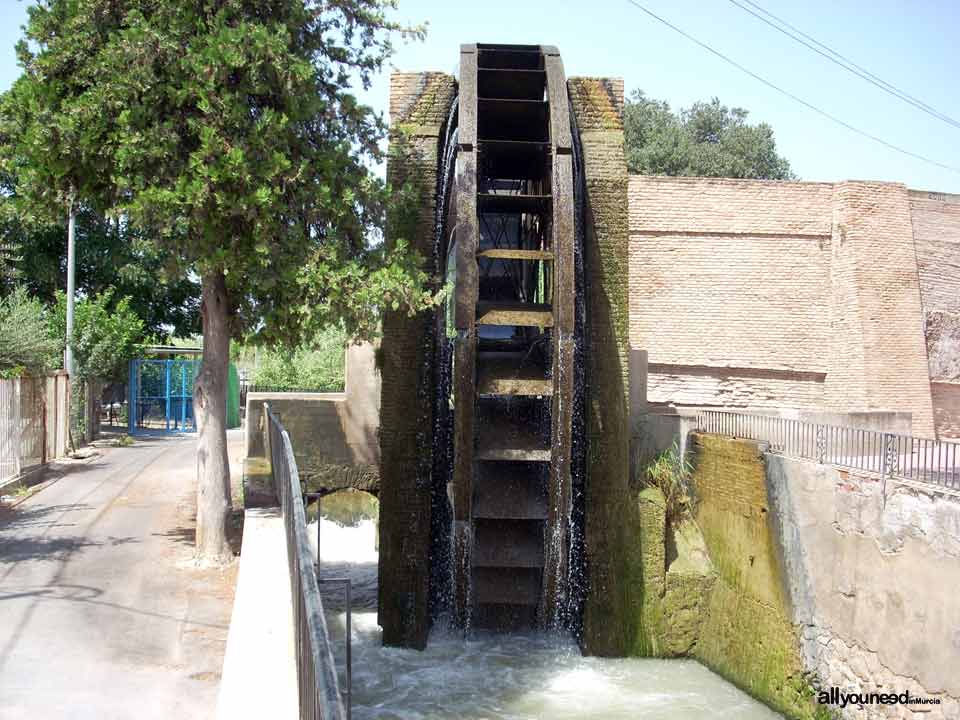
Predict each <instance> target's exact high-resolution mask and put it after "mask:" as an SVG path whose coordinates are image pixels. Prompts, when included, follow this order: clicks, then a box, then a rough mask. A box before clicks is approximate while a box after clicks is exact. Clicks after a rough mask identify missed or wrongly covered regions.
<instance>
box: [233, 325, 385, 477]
mask: <svg viewBox="0 0 960 720" xmlns="http://www.w3.org/2000/svg"><path fill="white" fill-rule="evenodd" d="M345 385H346V389H345V391H344V392H342V393H249V394H248V395H247V415H246V417H247V420H246V422H247V426H246V456H247V457H248V458H256V457H263V456H264V453H265V447H264V432H265V427H266V426H265V424H264V417H263V405H264V403H270V407H271V408H272V409H273V411H274V412H275V413H276V414H277V415H278V416H279V417H280V421H281V422H282V423H283V426H284V427H285V428H286V429H287V432H288V433H289V434H290V440H291V442H292V444H293V451H294V454H295V455H296V458H297V466H298V467H299V469H300V475H301V479H302V480H303V481H304V483H305V485H306V486H308V487H310V488H311V489H313V488H329V489H335V488H339V487H356V488H358V489H361V490H368V491H372V492H377V490H378V478H379V472H378V464H379V462H380V446H379V444H378V432H379V427H380V419H379V412H380V376H379V374H378V373H377V371H376V368H375V366H374V349H373V346H371V345H369V344H364V345H353V346H351V347H349V348H348V349H347V356H346V383H345Z"/></svg>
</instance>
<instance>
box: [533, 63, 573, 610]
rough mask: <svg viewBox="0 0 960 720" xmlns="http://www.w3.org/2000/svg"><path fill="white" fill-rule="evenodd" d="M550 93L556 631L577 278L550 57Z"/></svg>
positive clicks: (548, 570)
mask: <svg viewBox="0 0 960 720" xmlns="http://www.w3.org/2000/svg"><path fill="white" fill-rule="evenodd" d="M546 69H547V94H548V97H549V99H550V128H551V130H550V135H551V142H552V143H553V148H554V152H553V158H552V160H553V164H552V168H551V186H552V188H553V190H552V192H553V198H554V201H553V222H552V237H551V246H552V247H553V251H554V253H555V254H556V260H555V262H554V265H553V268H554V289H553V297H552V300H553V313H554V330H553V373H552V376H553V383H554V385H553V398H552V406H551V413H550V416H551V433H550V434H551V447H552V448H553V462H552V464H551V466H550V482H549V483H548V491H547V507H548V508H549V516H548V518H547V539H548V540H547V543H546V548H545V557H544V567H543V592H542V594H541V604H540V609H539V613H538V617H539V619H540V623H541V624H542V625H543V626H544V627H556V626H558V625H559V624H560V622H561V621H562V618H563V617H564V613H565V607H566V601H567V597H568V588H567V587H566V583H567V576H568V567H569V561H570V558H569V543H570V537H569V534H568V528H569V527H570V514H571V510H572V502H573V501H572V483H573V480H572V477H571V474H570V464H571V455H572V440H573V379H574V378H573V370H574V353H575V347H576V343H575V338H574V332H575V311H576V297H575V296H576V279H575V274H574V269H575V268H574V262H575V257H574V243H575V239H576V238H575V224H574V197H573V192H574V188H573V155H572V148H573V139H572V135H571V132H570V113H569V105H568V100H567V82H566V77H565V76H564V72H563V63H562V61H561V60H560V57H559V55H553V54H551V55H548V56H547V57H546Z"/></svg>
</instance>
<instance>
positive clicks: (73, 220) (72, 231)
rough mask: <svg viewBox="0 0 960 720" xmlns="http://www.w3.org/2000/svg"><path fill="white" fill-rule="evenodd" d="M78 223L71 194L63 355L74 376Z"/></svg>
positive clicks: (66, 365)
mask: <svg viewBox="0 0 960 720" xmlns="http://www.w3.org/2000/svg"><path fill="white" fill-rule="evenodd" d="M76 225H77V213H76V210H75V209H74V199H73V194H72V193H71V196H70V217H69V219H68V221H67V337H66V350H65V352H64V357H63V367H64V369H65V370H66V371H67V372H68V373H69V374H70V377H71V378H72V377H73V348H72V347H71V346H70V345H71V342H72V340H71V337H70V336H71V335H72V334H73V296H74V292H75V290H76V288H75V286H76V278H75V275H76V270H77V267H76V265H77V264H76V258H75V254H76V252H75V250H76V248H75V245H76Z"/></svg>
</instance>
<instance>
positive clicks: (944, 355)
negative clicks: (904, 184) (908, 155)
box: [910, 191, 960, 438]
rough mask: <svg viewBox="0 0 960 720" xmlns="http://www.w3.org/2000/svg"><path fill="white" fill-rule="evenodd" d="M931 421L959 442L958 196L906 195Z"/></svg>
mask: <svg viewBox="0 0 960 720" xmlns="http://www.w3.org/2000/svg"><path fill="white" fill-rule="evenodd" d="M910 210H911V218H912V220H913V240H914V244H915V246H916V252H917V269H918V272H919V277H920V300H921V303H922V305H923V315H924V330H925V336H926V342H927V360H928V362H929V366H930V383H931V387H930V390H931V394H932V396H933V410H934V422H935V424H936V429H937V433H938V435H940V436H941V437H949V438H960V195H948V194H945V193H933V192H918V191H911V192H910Z"/></svg>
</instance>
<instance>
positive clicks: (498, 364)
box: [477, 360, 553, 396]
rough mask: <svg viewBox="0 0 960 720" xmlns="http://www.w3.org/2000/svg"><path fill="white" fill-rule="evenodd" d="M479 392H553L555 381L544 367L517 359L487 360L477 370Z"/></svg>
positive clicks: (494, 393) (489, 393)
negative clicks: (548, 375)
mask: <svg viewBox="0 0 960 720" xmlns="http://www.w3.org/2000/svg"><path fill="white" fill-rule="evenodd" d="M477 392H478V393H479V394H480V395H533V396H546V395H552V394H553V381H552V380H551V379H549V378H548V377H547V374H546V372H545V371H544V369H543V368H540V367H537V366H536V365H533V364H532V363H527V364H521V363H518V362H517V361H516V360H485V361H481V362H480V368H479V370H478V372H477Z"/></svg>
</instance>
